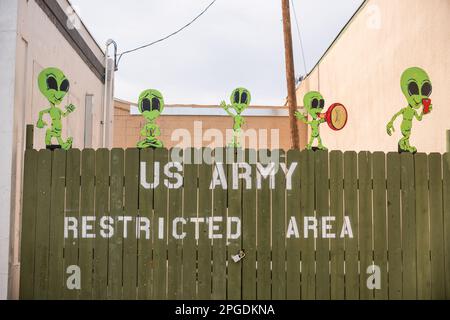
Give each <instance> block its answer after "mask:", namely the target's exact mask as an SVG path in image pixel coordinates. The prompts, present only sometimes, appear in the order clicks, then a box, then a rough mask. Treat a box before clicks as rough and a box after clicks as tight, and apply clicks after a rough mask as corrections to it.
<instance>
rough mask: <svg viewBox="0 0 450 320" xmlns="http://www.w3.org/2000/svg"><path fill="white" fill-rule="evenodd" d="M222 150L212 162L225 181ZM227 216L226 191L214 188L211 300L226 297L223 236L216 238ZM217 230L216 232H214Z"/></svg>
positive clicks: (211, 229)
mask: <svg viewBox="0 0 450 320" xmlns="http://www.w3.org/2000/svg"><path fill="white" fill-rule="evenodd" d="M223 155H225V149H224V148H216V149H215V150H214V161H215V166H216V170H220V169H223V171H224V174H225V179H226V177H227V172H226V166H225V165H224V161H223V160H224V159H223ZM226 214H227V190H226V189H224V188H222V186H220V185H219V186H216V188H215V189H214V190H213V217H212V218H211V220H210V222H209V228H210V236H212V238H213V275H212V298H213V300H223V299H226V295H227V247H226V239H225V237H223V236H220V235H219V236H216V234H220V232H224V230H226V221H225V219H224V217H226ZM215 228H217V231H214V230H215Z"/></svg>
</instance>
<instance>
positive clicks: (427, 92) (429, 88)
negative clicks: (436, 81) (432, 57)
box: [422, 82, 433, 97]
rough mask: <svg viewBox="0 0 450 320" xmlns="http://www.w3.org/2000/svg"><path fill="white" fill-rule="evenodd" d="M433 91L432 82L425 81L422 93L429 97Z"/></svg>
mask: <svg viewBox="0 0 450 320" xmlns="http://www.w3.org/2000/svg"><path fill="white" fill-rule="evenodd" d="M431 92H433V87H432V86H431V83H429V82H425V83H424V84H423V85H422V95H423V96H426V97H429V96H431Z"/></svg>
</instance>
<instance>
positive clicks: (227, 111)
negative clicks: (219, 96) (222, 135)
mask: <svg viewBox="0 0 450 320" xmlns="http://www.w3.org/2000/svg"><path fill="white" fill-rule="evenodd" d="M229 108H231V106H228V105H227V107H226V108H224V109H225V111H226V113H228V115H229V116H230V117H235V116H236V115H235V114H233V112H231V111H230V109H229Z"/></svg>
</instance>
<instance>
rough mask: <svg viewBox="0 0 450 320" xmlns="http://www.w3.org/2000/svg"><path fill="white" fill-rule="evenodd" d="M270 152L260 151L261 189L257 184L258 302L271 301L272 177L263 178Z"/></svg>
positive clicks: (259, 174) (259, 171)
mask: <svg viewBox="0 0 450 320" xmlns="http://www.w3.org/2000/svg"><path fill="white" fill-rule="evenodd" d="M269 157H270V151H269V150H259V152H258V159H259V163H260V164H259V166H260V167H259V168H258V173H257V176H260V178H261V188H259V185H258V183H257V189H258V190H257V191H256V198H257V203H256V207H257V246H256V252H257V261H258V267H257V271H256V285H257V287H256V296H257V298H258V300H270V299H271V296H272V295H271V293H272V288H271V267H270V261H271V257H270V251H271V249H270V244H271V238H270V236H271V229H270V224H271V221H270V220H271V216H270V179H271V178H270V175H271V173H270V174H269V177H267V178H265V179H264V178H263V173H264V169H263V167H264V168H270V163H269V162H270V158H269Z"/></svg>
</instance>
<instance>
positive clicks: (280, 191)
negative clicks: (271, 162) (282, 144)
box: [272, 150, 300, 300]
mask: <svg viewBox="0 0 450 320" xmlns="http://www.w3.org/2000/svg"><path fill="white" fill-rule="evenodd" d="M276 152H279V159H280V160H279V162H280V165H281V164H284V165H286V154H285V152H284V151H283V150H277V151H276ZM296 169H297V170H296V171H298V165H297V168H296ZM297 177H298V176H297ZM296 181H297V183H298V182H299V181H300V179H297V180H296ZM286 230H287V225H286V176H285V174H284V171H283V168H282V167H281V166H280V167H279V168H278V171H276V174H275V189H273V190H272V299H273V300H285V299H286ZM297 257H298V260H297V261H299V260H300V257H299V256H297ZM297 274H298V273H297ZM297 289H298V287H297Z"/></svg>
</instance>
